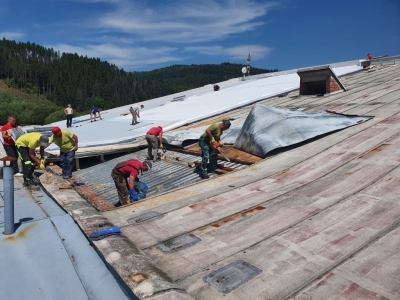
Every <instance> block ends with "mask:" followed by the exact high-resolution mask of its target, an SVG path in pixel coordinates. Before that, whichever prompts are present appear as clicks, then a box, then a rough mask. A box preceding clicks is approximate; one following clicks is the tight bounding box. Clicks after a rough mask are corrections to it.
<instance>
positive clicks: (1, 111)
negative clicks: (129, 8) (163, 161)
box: [0, 38, 278, 125]
mask: <svg viewBox="0 0 400 300" xmlns="http://www.w3.org/2000/svg"><path fill="white" fill-rule="evenodd" d="M242 67H243V65H241V64H231V63H228V62H224V63H221V64H219V65H217V64H206V65H173V66H170V67H166V68H162V69H156V70H153V71H148V72H126V71H124V69H120V68H118V67H117V66H115V65H113V64H109V63H108V62H107V61H101V60H100V58H88V57H87V56H85V57H83V56H79V55H78V54H76V53H75V54H71V53H60V52H58V51H55V50H53V49H52V48H50V49H49V48H45V47H43V46H40V45H37V44H35V43H30V42H27V43H22V42H15V41H10V40H6V39H5V38H3V39H2V40H0V80H3V82H4V83H5V85H6V86H7V88H8V90H10V89H14V90H17V91H19V92H20V93H22V94H24V95H25V97H22V98H21V97H19V96H18V95H14V94H13V93H11V94H10V93H9V92H6V91H1V92H0V120H2V122H3V121H5V118H6V117H7V116H8V115H14V116H15V117H16V118H17V122H18V123H23V124H36V125H43V124H48V123H51V122H55V121H58V120H61V119H64V114H63V109H64V107H66V105H67V104H71V105H72V107H73V108H74V109H75V111H76V113H77V115H81V114H86V113H88V110H89V108H90V107H91V106H97V107H100V108H102V109H103V110H105V109H110V108H114V107H118V106H122V105H127V104H130V103H136V102H142V101H145V100H149V99H153V98H157V97H161V96H165V95H170V94H173V93H177V92H182V91H185V90H189V89H193V88H197V87H201V86H204V85H206V84H213V83H216V82H220V81H225V80H228V79H231V78H235V77H241V76H242V74H241V71H240V70H241V68H242ZM275 71H278V70H266V69H258V68H253V67H252V68H251V74H252V75H256V74H262V73H268V72H275ZM26 95H28V97H26Z"/></svg>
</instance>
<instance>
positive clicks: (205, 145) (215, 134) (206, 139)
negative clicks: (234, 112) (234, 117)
mask: <svg viewBox="0 0 400 300" xmlns="http://www.w3.org/2000/svg"><path fill="white" fill-rule="evenodd" d="M229 127H231V122H230V121H229V120H223V121H222V123H219V124H218V123H215V124H212V125H211V126H210V127H208V128H207V129H206V131H205V132H204V133H203V134H202V135H201V137H200V139H199V146H200V148H201V165H200V169H201V173H200V177H201V178H202V179H207V178H209V177H210V176H208V174H207V171H209V172H210V173H211V172H214V171H215V170H216V169H217V153H215V151H214V150H213V149H212V147H211V144H214V143H216V142H219V140H220V138H221V135H222V132H223V131H224V130H227V129H229ZM220 146H221V147H222V146H223V144H222V143H220ZM208 162H210V164H209V165H208V167H207V163H208Z"/></svg>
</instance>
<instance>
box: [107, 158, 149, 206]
mask: <svg viewBox="0 0 400 300" xmlns="http://www.w3.org/2000/svg"><path fill="white" fill-rule="evenodd" d="M151 168H152V163H151V162H149V161H146V160H145V161H144V162H140V161H139V160H136V159H130V160H127V161H124V162H120V163H119V164H117V165H116V166H115V167H114V169H113V170H112V171H111V177H112V179H113V180H114V183H115V187H116V188H117V191H118V198H119V202H120V204H121V205H125V204H128V203H130V202H131V201H138V200H139V198H144V197H146V192H147V185H146V184H145V183H144V182H140V181H139V177H138V176H139V171H141V172H142V173H143V172H144V171H148V170H151ZM128 178H129V180H128ZM135 185H136V187H137V189H138V190H139V194H138V193H137V192H136V190H135Z"/></svg>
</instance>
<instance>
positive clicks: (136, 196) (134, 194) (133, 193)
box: [129, 189, 139, 201]
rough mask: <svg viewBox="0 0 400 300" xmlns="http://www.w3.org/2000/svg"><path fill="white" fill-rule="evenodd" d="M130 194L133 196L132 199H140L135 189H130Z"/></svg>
mask: <svg viewBox="0 0 400 300" xmlns="http://www.w3.org/2000/svg"><path fill="white" fill-rule="evenodd" d="M129 196H130V197H131V199H132V200H133V201H138V200H139V198H138V195H137V194H136V191H135V189H131V190H129Z"/></svg>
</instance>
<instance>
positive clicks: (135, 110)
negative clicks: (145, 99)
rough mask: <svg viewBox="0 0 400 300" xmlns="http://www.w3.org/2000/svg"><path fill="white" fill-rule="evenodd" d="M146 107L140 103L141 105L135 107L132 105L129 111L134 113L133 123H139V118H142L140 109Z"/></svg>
mask: <svg viewBox="0 0 400 300" xmlns="http://www.w3.org/2000/svg"><path fill="white" fill-rule="evenodd" d="M143 108H144V105H143V104H142V105H140V106H136V105H135V106H134V107H132V106H131V107H130V108H129V111H130V112H131V114H132V124H131V125H136V124H137V123H138V121H137V118H140V110H141V109H143Z"/></svg>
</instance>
